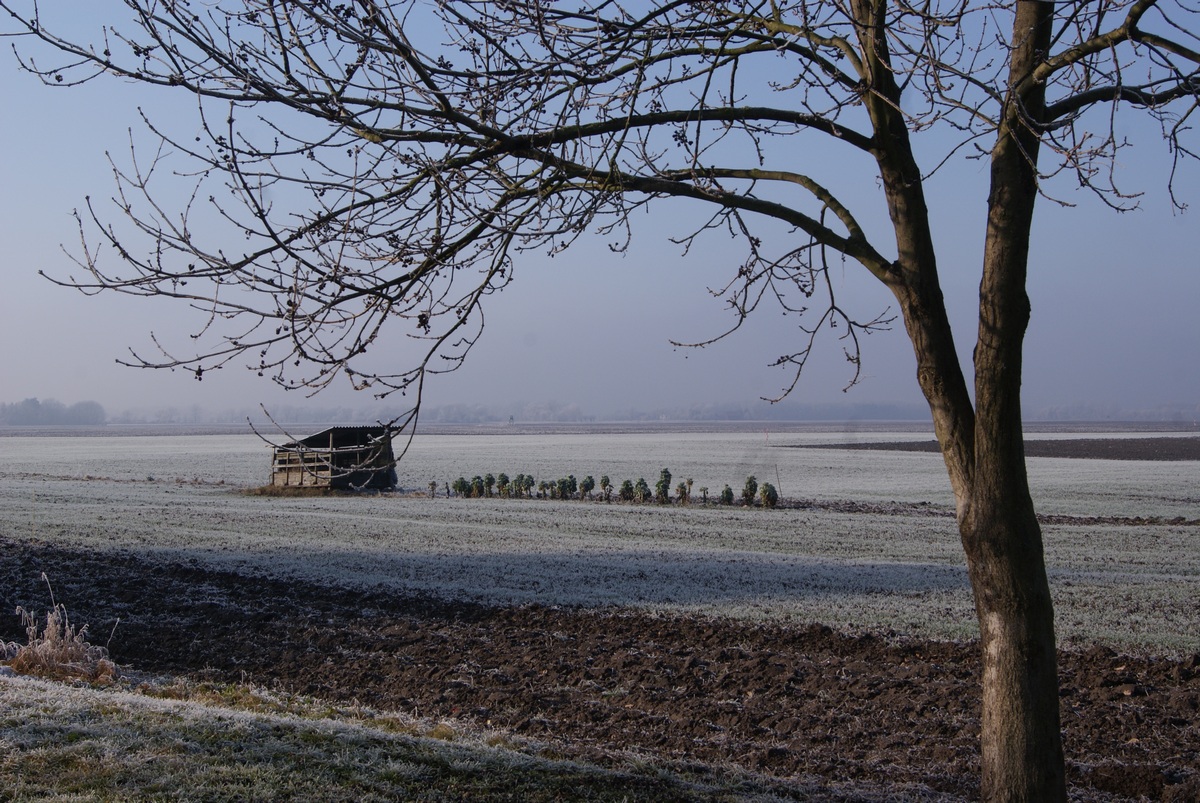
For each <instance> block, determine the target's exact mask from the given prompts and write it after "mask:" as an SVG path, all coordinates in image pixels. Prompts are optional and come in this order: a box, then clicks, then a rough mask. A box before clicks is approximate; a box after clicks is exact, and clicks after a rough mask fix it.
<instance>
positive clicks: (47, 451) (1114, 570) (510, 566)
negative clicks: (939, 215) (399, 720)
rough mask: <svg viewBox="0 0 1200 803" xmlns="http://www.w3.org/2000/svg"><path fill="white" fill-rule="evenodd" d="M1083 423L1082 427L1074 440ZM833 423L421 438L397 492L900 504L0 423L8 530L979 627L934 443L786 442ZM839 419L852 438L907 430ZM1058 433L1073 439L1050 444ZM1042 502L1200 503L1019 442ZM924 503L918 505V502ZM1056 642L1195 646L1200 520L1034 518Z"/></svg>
mask: <svg viewBox="0 0 1200 803" xmlns="http://www.w3.org/2000/svg"><path fill="white" fill-rule="evenodd" d="M1088 436H1089V437H1096V433H1088ZM850 437H851V436H848V435H847V434H845V433H832V432H812V433H774V432H771V433H768V432H756V433H746V432H742V433H731V432H725V433H675V434H656V435H649V434H633V435H593V434H556V435H426V436H421V437H418V438H417V439H416V440H415V441H414V443H413V445H412V447H411V449H410V450H409V452H408V454H407V456H406V457H405V458H404V460H403V461H402V463H401V465H400V468H399V474H400V482H401V485H402V486H404V487H406V488H409V489H420V490H424V489H426V488H427V486H428V484H429V482H430V481H431V480H436V481H437V482H438V484H439V487H441V486H442V485H443V484H444V483H446V482H448V481H449V482H452V481H453V480H454V479H455V478H456V477H458V476H460V475H461V476H465V477H467V478H468V479H469V478H470V477H472V476H474V475H476V474H485V473H488V472H492V473H496V474H498V473H500V472H507V473H508V474H510V475H516V474H517V473H525V474H532V475H534V476H535V477H536V478H537V479H539V480H540V479H547V480H552V479H556V478H557V477H560V476H565V475H567V474H575V475H576V476H577V477H580V478H582V477H583V476H585V475H588V474H591V475H593V476H594V477H595V478H596V479H597V480H598V479H599V478H600V476H601V475H604V474H607V475H608V476H609V477H610V478H611V479H612V480H613V482H614V484H618V485H619V484H620V482H621V481H622V480H624V479H632V480H636V479H637V478H638V477H645V478H646V480H647V481H648V482H649V483H650V484H651V485H653V483H654V481H655V480H656V479H657V478H658V472H659V470H660V469H661V468H663V467H667V468H669V469H670V470H671V472H672V474H673V475H674V482H673V484H674V483H677V482H679V481H681V480H684V479H688V478H692V479H693V480H694V488H693V494H695V495H697V496H698V494H699V488H701V487H703V486H707V487H708V489H709V494H710V495H716V494H717V493H718V492H719V490H720V488H721V487H722V486H723V485H724V484H725V483H729V484H730V485H731V486H733V487H734V489H735V491H738V490H740V488H741V484H742V482H743V481H744V480H745V477H746V476H747V475H748V474H754V475H755V476H757V477H758V479H759V480H760V481H769V482H772V483H774V484H775V485H776V486H777V487H778V488H779V490H780V492H781V495H782V496H783V497H784V498H785V499H809V500H818V501H835V500H850V501H855V502H870V503H889V502H893V501H894V502H899V503H905V506H904V507H897V508H896V512H876V513H861V512H859V513H839V512H834V511H831V510H821V509H781V510H774V511H765V510H745V509H731V508H717V507H704V508H702V507H699V506H690V507H682V506H675V505H673V506H670V507H662V506H625V505H617V504H612V505H606V504H603V503H600V502H579V501H574V502H555V501H548V500H499V499H492V500H487V499H472V500H464V499H447V498H445V497H444V496H442V497H440V498H437V499H428V498H418V497H413V496H405V495H383V496H361V497H333V498H271V497H255V496H246V495H243V494H240V493H238V490H239V489H241V488H245V487H251V486H256V485H262V484H264V483H265V482H266V480H267V474H268V467H269V462H270V461H269V450H268V448H267V447H266V446H265V445H264V444H263V443H262V441H260V440H259V439H257V438H256V437H254V436H252V435H247V436H191V437H172V436H162V437H153V436H148V437H90V438H77V437H56V438H53V437H52V438H25V437H4V438H0V531H2V532H3V533H4V535H5V536H7V537H17V538H21V537H36V538H39V539H42V540H46V541H50V542H53V543H61V544H63V545H64V546H68V545H69V546H77V547H86V548H89V549H95V550H111V551H114V552H120V551H124V550H136V551H138V552H139V553H143V554H150V555H156V556H159V557H161V558H162V559H163V560H172V561H176V560H197V561H202V562H204V563H207V564H214V565H218V566H229V567H236V568H238V569H239V570H242V571H250V572H263V573H272V574H276V575H281V576H293V577H304V578H309V579H317V580H323V581H332V582H337V583H340V584H349V585H361V586H382V587H388V588H394V589H396V590H397V591H420V592H430V593H435V594H439V595H443V596H451V597H456V598H466V599H476V600H482V601H497V602H516V603H521V602H540V603H543V604H582V605H635V606H642V607H648V608H657V609H683V610H696V611H704V612H710V613H720V614H725V615H731V616H737V617H750V618H787V619H794V620H797V621H812V620H817V621H821V622H824V623H827V624H831V625H834V626H838V627H843V628H851V629H855V628H891V629H895V630H897V631H901V632H906V633H913V634H919V635H933V636H938V637H963V636H968V635H970V634H971V633H972V632H973V628H974V624H973V618H974V617H973V613H972V608H971V601H970V593H969V589H968V588H967V584H966V578H965V571H964V569H963V566H962V554H961V550H960V548H959V545H958V542H957V535H956V532H955V528H954V522H953V519H952V518H950V517H948V516H946V515H932V513H937V512H945V511H948V510H949V508H950V506H951V496H950V492H949V489H948V484H947V481H946V478H945V473H944V470H943V467H942V464H941V461H940V458H939V457H937V456H936V455H930V454H920V453H899V452H868V451H845V450H838V449H832V448H831V449H787V448H776V447H778V446H783V445H788V444H797V443H810V444H820V443H836V442H842V441H845V440H847V439H849V438H850ZM926 437H927V436H924V435H914V434H913V433H911V432H910V433H894V432H893V433H888V432H869V433H855V434H854V435H853V438H855V439H857V440H867V439H871V440H881V441H890V440H900V439H905V438H908V439H923V438H926ZM1064 437H1069V436H1064ZM1030 475H1031V480H1032V483H1033V486H1034V489H1035V495H1036V497H1037V502H1038V505H1039V509H1040V511H1041V512H1043V513H1054V514H1061V515H1070V516H1122V517H1137V516H1140V517H1143V518H1151V517H1159V518H1162V519H1172V518H1176V517H1182V518H1184V519H1191V520H1195V519H1200V463H1197V462H1174V463H1165V462H1163V463H1159V462H1148V461H1141V462H1128V461H1122V462H1117V461H1101V460H1066V459H1049V458H1033V459H1031V461H1030ZM912 503H920V504H924V505H925V506H927V508H928V509H929V510H930V513H926V512H922V511H921V510H919V509H917V510H915V512H914V508H912V507H911V505H912ZM1045 531H1046V541H1047V562H1048V565H1049V570H1050V573H1051V580H1052V583H1053V587H1054V592H1055V595H1056V602H1057V605H1058V620H1059V630H1060V635H1061V636H1063V637H1064V638H1065V639H1066V640H1068V641H1076V642H1091V641H1102V642H1107V643H1110V644H1114V645H1118V646H1125V647H1138V646H1142V647H1146V648H1149V649H1152V650H1155V651H1163V650H1166V651H1195V650H1198V649H1200V635H1198V634H1200V606H1197V604H1196V600H1197V599H1200V528H1198V527H1196V526H1194V525H1170V524H1128V523H1126V524H1119V525H1115V524H1087V525H1084V524H1069V525H1049V526H1047V527H1046V528H1045Z"/></svg>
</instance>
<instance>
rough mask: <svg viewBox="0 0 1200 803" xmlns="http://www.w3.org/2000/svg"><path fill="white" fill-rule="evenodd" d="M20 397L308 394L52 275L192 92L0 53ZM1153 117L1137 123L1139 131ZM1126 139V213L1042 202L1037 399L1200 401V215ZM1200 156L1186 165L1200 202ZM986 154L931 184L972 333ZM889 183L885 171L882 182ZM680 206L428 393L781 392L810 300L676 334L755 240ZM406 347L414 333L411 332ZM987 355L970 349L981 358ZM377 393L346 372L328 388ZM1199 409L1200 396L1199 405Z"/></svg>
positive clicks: (549, 271)
mask: <svg viewBox="0 0 1200 803" xmlns="http://www.w3.org/2000/svg"><path fill="white" fill-rule="evenodd" d="M0 97H2V98H3V101H4V109H5V114H3V115H2V116H0V152H2V153H3V154H4V158H3V159H0V187H3V192H2V193H0V238H2V241H3V243H4V248H3V251H2V252H0V266H2V268H3V271H4V276H5V292H4V293H3V295H2V296H0V338H2V341H0V342H3V344H4V347H3V349H0V401H2V402H12V401H17V400H19V399H21V398H25V397H28V396H37V397H41V398H57V399H59V400H60V401H63V402H67V403H71V402H75V401H79V400H84V399H94V400H96V401H99V402H101V403H102V404H104V405H105V406H106V407H107V408H109V409H110V411H116V410H120V409H122V408H131V407H140V408H153V407H160V406H168V405H176V406H180V405H190V404H198V405H201V406H206V407H217V408H226V407H230V406H251V405H254V404H256V403H258V402H260V401H262V402H266V403H268V404H271V403H279V402H281V401H284V402H287V403H298V402H300V401H301V397H300V396H299V395H298V394H286V395H285V394H283V393H282V392H280V391H277V390H276V389H274V388H273V387H272V386H271V385H270V384H269V383H268V382H267V381H266V380H262V379H258V378H257V377H256V376H254V374H253V373H252V372H249V371H240V370H234V369H226V370H224V371H221V372H219V373H215V374H210V375H208V376H206V378H205V380H204V382H203V383H197V382H196V381H195V380H194V379H193V378H191V376H190V375H189V374H187V373H185V372H174V373H171V372H159V371H144V370H136V369H131V368H123V367H121V366H118V365H116V364H115V359H116V358H117V357H119V356H121V355H123V354H126V353H127V348H128V347H130V346H134V347H137V348H144V347H146V346H148V344H149V339H148V333H149V332H150V331H151V330H153V331H155V332H157V333H159V334H160V335H164V336H166V337H168V338H171V339H174V340H176V341H177V342H184V341H185V340H186V334H187V333H188V332H189V331H190V326H189V324H190V325H192V326H194V325H195V323H196V322H197V319H195V318H191V317H189V316H188V315H187V314H186V312H185V311H183V310H180V309H178V308H176V307H174V306H172V305H170V304H167V303H158V302H157V301H156V300H140V299H132V298H124V297H119V296H101V297H97V298H85V297H83V296H81V295H79V294H77V293H74V292H72V291H69V290H65V289H62V288H59V287H56V286H54V285H52V284H51V283H49V282H47V281H46V280H44V279H42V278H40V277H38V276H37V271H38V270H39V269H43V270H46V271H47V272H49V273H54V274H59V275H62V274H66V273H69V272H71V266H70V262H69V260H68V259H67V257H66V256H64V255H63V253H62V251H61V250H60V244H65V245H66V247H67V248H68V249H72V248H75V247H77V244H78V236H77V233H76V231H75V228H74V223H73V221H72V219H71V210H72V209H73V208H76V207H82V206H83V203H84V197H85V196H88V195H90V196H92V197H93V199H104V198H108V197H109V196H110V195H111V194H112V191H113V187H114V185H113V181H112V174H111V169H110V167H109V165H108V163H107V161H106V158H105V153H106V151H107V152H111V153H112V154H113V155H114V158H115V159H116V160H117V161H118V162H119V163H121V164H123V165H127V164H128V162H129V159H130V156H129V134H128V131H127V129H129V128H130V127H133V128H134V129H135V133H134V135H135V136H142V134H141V132H140V126H141V123H140V121H139V120H138V119H137V117H136V115H135V109H136V108H137V106H139V105H141V106H143V107H145V108H146V109H147V111H148V112H149V113H150V114H151V116H152V117H154V118H155V119H156V120H159V121H169V124H170V125H172V126H179V127H180V128H181V129H182V130H184V131H187V130H191V129H192V128H193V127H194V123H193V122H192V120H191V119H190V117H189V113H190V106H189V104H188V101H187V99H186V98H175V99H174V100H173V99H172V97H171V96H169V95H168V94H166V93H164V92H162V91H149V90H146V89H144V88H138V87H132V86H130V85H125V84H118V83H114V82H100V83H96V84H93V85H89V86H85V87H82V88H78V89H73V90H67V91H60V90H48V89H46V88H44V87H42V86H41V85H40V83H38V82H37V81H36V79H35V78H33V77H32V76H29V75H27V74H23V73H19V72H18V70H17V67H16V63H15V60H14V59H13V58H12V56H11V53H9V52H8V51H7V48H6V49H5V52H4V54H3V55H0ZM1147 130H1149V129H1148V127H1147V126H1143V125H1138V126H1136V127H1135V133H1136V132H1138V131H1141V132H1145V131H1147ZM1152 133H1153V132H1152V131H1151V136H1150V137H1149V138H1148V139H1147V143H1146V145H1147V146H1146V147H1141V148H1139V149H1137V150H1129V151H1125V155H1124V157H1123V159H1122V162H1121V164H1120V165H1119V169H1120V171H1121V173H1122V174H1123V175H1125V176H1127V177H1128V179H1127V182H1126V183H1127V186H1128V188H1129V189H1133V190H1145V191H1146V192H1147V195H1146V197H1145V198H1144V199H1143V201H1142V206H1143V209H1142V210H1140V211H1137V212H1131V213H1126V214H1121V215H1118V214H1115V213H1113V212H1111V211H1110V210H1108V209H1106V208H1105V207H1103V206H1102V205H1101V204H1100V203H1099V202H1097V201H1095V200H1094V199H1092V198H1091V197H1089V196H1088V195H1087V194H1086V193H1083V192H1079V191H1075V190H1072V189H1071V188H1070V186H1069V185H1068V184H1066V183H1065V182H1063V183H1058V184H1056V185H1055V190H1056V192H1057V193H1058V194H1059V196H1060V197H1063V198H1064V199H1065V200H1068V201H1070V202H1071V203H1075V204H1077V206H1076V207H1075V208H1060V207H1056V206H1054V205H1052V204H1050V203H1045V202H1043V203H1042V205H1041V207H1040V216H1039V218H1038V221H1037V223H1036V226H1035V239H1034V247H1033V255H1032V259H1031V278H1030V295H1031V298H1032V303H1033V323H1032V325H1031V329H1030V333H1029V340H1028V349H1027V357H1026V372H1025V385H1024V399H1025V409H1026V411H1027V413H1032V414H1037V413H1038V412H1039V411H1044V410H1046V409H1047V408H1051V407H1054V406H1063V405H1079V404H1090V405H1093V406H1095V407H1097V408H1113V409H1117V408H1119V409H1124V410H1141V409H1147V408H1154V407H1159V406H1163V405H1172V406H1175V407H1190V408H1192V409H1196V408H1197V406H1200V315H1198V314H1197V306H1198V304H1200V220H1198V219H1197V217H1196V213H1195V212H1190V213H1187V214H1182V215H1180V214H1177V213H1175V214H1173V213H1172V210H1171V208H1170V205H1169V203H1168V202H1167V199H1166V194H1165V189H1164V188H1165V180H1166V171H1167V168H1168V165H1167V163H1166V159H1165V158H1164V157H1165V154H1164V149H1163V148H1161V147H1150V144H1151V142H1150V140H1152V138H1153V137H1152ZM1197 177H1198V173H1197V171H1196V170H1195V169H1192V170H1191V171H1190V172H1189V173H1186V174H1185V179H1184V180H1183V181H1182V182H1181V183H1180V190H1181V194H1182V196H1183V198H1184V199H1185V200H1187V201H1190V202H1193V203H1196V202H1200V184H1198V182H1197ZM985 180H986V168H985V167H984V166H983V165H982V164H980V163H978V162H971V163H967V164H964V165H961V166H959V167H958V168H956V170H955V171H954V172H953V173H947V174H946V175H945V176H940V177H938V178H937V179H935V181H934V182H933V183H931V185H930V200H931V204H932V205H933V208H934V214H935V217H936V219H937V220H938V229H937V235H938V238H939V241H938V245H939V249H940V251H939V258H940V261H941V267H942V271H943V279H944V283H945V289H946V295H947V302H948V304H949V306H950V312H951V317H952V320H953V321H954V323H955V326H956V332H957V337H958V340H959V349H960V352H961V353H963V355H964V357H965V358H967V359H968V360H969V355H970V349H971V346H972V343H973V340H974V321H975V292H976V286H977V283H978V271H979V263H980V255H979V237H980V234H981V231H982V221H983V216H984V213H985V211H986V187H985ZM862 189H863V191H864V192H866V193H869V192H871V191H872V187H871V186H870V183H869V182H864V187H863V188H862ZM682 211H683V210H681V209H680V208H678V207H672V206H671V205H670V204H660V205H659V206H658V207H657V214H656V215H655V216H654V217H651V218H648V219H647V220H646V221H645V222H644V225H643V226H642V231H641V232H640V233H639V237H638V239H637V241H636V244H635V247H634V248H633V249H632V250H631V252H630V253H629V254H628V255H625V256H623V257H622V256H617V255H613V254H610V253H608V252H607V249H605V248H602V247H597V245H598V244H595V243H593V244H591V245H590V246H589V245H587V244H584V247H579V248H576V249H574V250H572V251H570V252H568V253H567V254H565V255H563V256H560V257H558V258H556V259H554V260H549V259H544V258H537V257H530V258H529V259H528V260H524V261H522V262H520V263H519V264H518V266H517V273H516V281H515V282H514V283H513V285H512V286H511V287H510V288H509V289H508V290H506V291H505V292H504V293H502V294H501V295H499V296H498V297H495V298H493V299H492V300H491V303H490V304H489V306H488V307H487V308H486V312H487V315H488V331H487V333H486V334H485V336H484V339H483V341H482V342H481V344H480V345H479V346H478V348H477V350H476V352H475V353H474V354H473V355H472V357H471V358H470V359H469V360H468V362H467V364H466V365H465V366H464V368H462V369H461V370H460V372H459V373H458V374H457V375H453V376H444V377H440V378H438V379H437V380H435V381H434V383H433V385H432V386H431V388H430V401H431V402H432V403H435V404H444V403H451V402H467V403H477V402H483V403H488V402H511V401H517V400H529V401H544V400H556V401H559V402H562V403H575V404H578V405H580V406H581V407H583V408H584V409H585V410H587V411H589V412H592V413H595V414H599V415H603V414H605V413H607V412H609V411H612V410H616V409H626V408H651V407H656V406H684V405H687V404H690V403H694V402H707V401H712V402H722V403H727V402H745V403H750V402H753V401H754V400H755V399H757V398H758V397H759V396H763V395H773V394H774V393H776V392H777V391H778V390H779V388H780V387H781V386H783V385H784V384H786V382H787V380H788V377H786V376H785V375H784V374H783V373H781V372H780V371H779V370H778V369H770V368H767V367H766V366H767V364H768V363H769V362H770V361H771V360H772V359H773V358H775V357H776V356H778V355H779V354H780V353H783V352H784V351H787V350H788V349H789V345H788V344H789V343H793V344H794V343H795V342H797V341H796V339H795V338H796V333H795V329H794V328H793V327H794V325H795V324H794V319H791V318H781V317H779V316H778V315H777V314H776V313H774V312H773V311H767V310H764V312H763V314H762V315H761V320H756V321H754V322H753V323H752V325H751V326H749V327H748V329H747V331H743V332H741V333H738V334H735V335H734V336H733V337H732V338H731V339H729V340H727V341H726V342H724V343H721V344H719V345H717V346H714V347H711V348H708V349H705V350H700V351H696V350H676V349H674V348H673V347H672V346H671V345H670V344H669V342H668V341H669V339H671V338H677V339H683V340H688V339H702V338H705V337H707V336H710V335H712V334H715V333H716V332H717V331H719V330H720V328H721V327H722V326H723V325H725V324H726V323H727V319H726V317H725V315H724V313H723V311H722V310H721V307H720V304H719V302H717V301H715V300H713V299H711V298H709V297H708V296H707V294H706V293H705V290H704V284H705V282H708V281H716V278H717V277H718V276H720V275H723V273H722V271H723V267H724V264H727V263H729V262H730V261H731V260H733V259H736V258H737V256H736V255H735V254H733V253H732V252H730V253H729V254H723V253H721V251H720V246H719V244H717V245H716V246H715V247H714V248H712V249H704V250H703V252H702V253H694V254H692V255H690V256H688V257H687V258H686V259H684V258H682V257H681V256H680V253H679V248H678V247H677V246H674V245H671V244H670V243H669V242H667V241H666V239H665V235H666V234H683V233H685V232H686V226H685V221H684V220H683V219H682V214H681V213H682ZM845 281H846V282H847V288H846V290H845V291H844V292H845V293H853V294H854V295H855V297H856V298H857V302H856V304H855V305H854V308H855V309H856V311H857V312H859V313H860V314H861V315H863V316H869V315H871V314H873V313H876V312H879V311H882V310H883V309H884V308H885V307H887V306H888V304H889V298H888V297H887V295H886V293H885V292H883V290H882V289H881V288H879V287H876V286H875V285H874V284H873V282H869V281H862V280H861V279H860V270H859V269H858V268H857V267H856V266H854V265H848V266H847V267H846V270H845ZM400 351H401V350H400V349H399V348H396V352H400ZM913 365H914V363H913V359H912V356H911V353H910V349H909V345H908V343H907V340H906V339H905V337H904V334H903V332H902V331H901V330H899V329H897V330H895V331H892V332H890V333H884V334H879V335H875V336H873V337H871V338H868V339H867V340H866V341H865V353H864V377H865V378H864V380H863V382H862V384H861V385H860V386H859V387H857V388H855V389H853V390H852V391H851V392H850V393H849V394H842V393H841V387H842V385H843V384H844V383H845V381H846V379H847V378H848V373H847V370H846V366H845V363H844V360H843V359H842V357H841V352H840V348H839V347H838V346H837V344H836V342H834V341H832V340H827V343H826V348H825V349H824V350H823V351H822V352H821V353H820V354H819V355H818V357H817V358H816V359H815V361H814V363H813V364H812V365H811V366H810V370H809V372H808V375H807V376H806V378H805V379H804V380H803V381H802V383H801V385H800V387H799V388H798V389H797V391H796V393H795V394H794V396H793V399H794V400H795V401H798V402H829V401H839V400H845V401H847V402H850V403H855V402H859V403H865V402H881V401H882V402H900V403H913V402H918V403H919V401H920V398H919V395H918V393H917V390H916V385H915V381H914V378H913ZM968 367H969V366H968ZM368 403H369V396H367V395H365V394H354V393H353V392H352V391H351V390H350V389H349V388H348V387H345V386H340V385H339V386H336V387H334V388H332V389H331V390H329V391H327V392H325V393H323V394H322V395H321V396H320V397H318V399H317V400H316V404H318V405H321V406H331V405H334V404H363V405H366V404H368ZM1198 414H1200V413H1198Z"/></svg>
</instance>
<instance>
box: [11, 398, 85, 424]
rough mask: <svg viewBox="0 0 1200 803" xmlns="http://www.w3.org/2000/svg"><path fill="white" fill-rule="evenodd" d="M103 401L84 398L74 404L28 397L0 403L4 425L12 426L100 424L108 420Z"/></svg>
mask: <svg viewBox="0 0 1200 803" xmlns="http://www.w3.org/2000/svg"><path fill="white" fill-rule="evenodd" d="M106 418H107V417H106V416H105V414H104V408H103V407H101V406H100V404H99V402H94V401H81V402H76V403H75V404H72V405H70V406H67V405H65V404H63V403H62V402H60V401H55V400H54V399H46V400H45V401H39V400H38V399H25V400H24V401H19V402H16V403H14V404H0V424H7V425H9V426H18V427H25V426H99V425H101V424H103V423H104V422H105V420H106Z"/></svg>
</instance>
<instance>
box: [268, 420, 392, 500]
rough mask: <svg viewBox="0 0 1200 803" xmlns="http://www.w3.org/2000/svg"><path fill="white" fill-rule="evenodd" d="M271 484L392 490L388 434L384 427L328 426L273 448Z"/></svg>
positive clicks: (390, 439) (390, 445)
mask: <svg viewBox="0 0 1200 803" xmlns="http://www.w3.org/2000/svg"><path fill="white" fill-rule="evenodd" d="M271 484H272V485H276V486H281V487H309V488H355V489H363V488H373V489H388V488H395V487H396V457H395V455H394V454H393V453H392V432H391V430H389V429H388V428H386V427H378V426H377V427H330V428H329V429H326V430H323V431H321V432H318V433H316V434H315V435H309V436H308V437H307V438H304V439H303V440H298V441H293V442H292V443H285V444H284V445H282V446H277V447H275V459H274V461H273V463H272V467H271Z"/></svg>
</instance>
